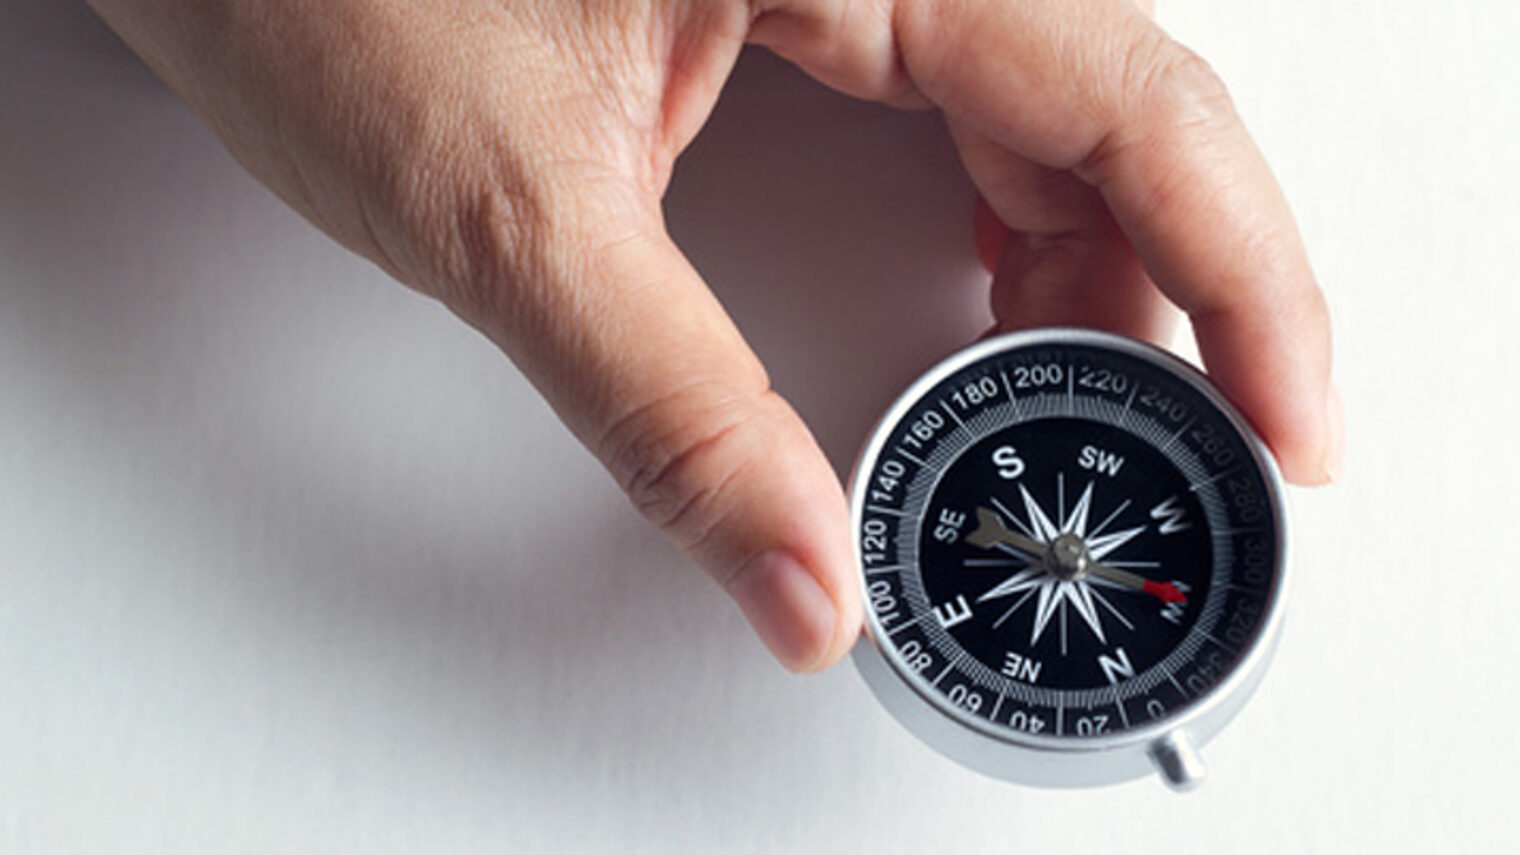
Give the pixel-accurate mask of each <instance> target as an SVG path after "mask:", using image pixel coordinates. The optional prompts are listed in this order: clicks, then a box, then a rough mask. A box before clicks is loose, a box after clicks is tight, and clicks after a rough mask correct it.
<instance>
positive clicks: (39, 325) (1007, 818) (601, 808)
mask: <svg viewBox="0 0 1520 855" xmlns="http://www.w3.org/2000/svg"><path fill="white" fill-rule="evenodd" d="M1162 18H1163V21H1164V22H1165V23H1166V24H1167V25H1168V26H1169V27H1170V28H1171V29H1172V30H1173V32H1175V33H1176V34H1177V35H1178V36H1179V37H1181V38H1183V39H1184V40H1185V41H1187V42H1189V43H1190V44H1191V45H1193V46H1194V47H1195V48H1197V49H1199V50H1200V51H1201V52H1203V53H1204V54H1205V55H1206V56H1207V57H1209V58H1210V59H1211V61H1212V62H1213V63H1214V64H1215V66H1216V67H1217V68H1218V69H1219V70H1220V71H1221V73H1222V74H1223V75H1224V76H1225V78H1226V79H1227V80H1228V81H1229V82H1230V84H1231V87H1232V90H1233V91H1234V93H1235V96H1236V98H1237V101H1238V103H1239V106H1240V109H1241V111H1242V113H1243V114H1244V115H1245V117H1246V118H1247V120H1248V123H1249V124H1250V125H1251V127H1252V128H1253V130H1254V132H1255V133H1256V135H1257V138H1258V140H1259V141H1260V143H1261V145H1262V147H1263V148H1264V149H1265V150H1266V152H1267V154H1268V156H1269V158H1270V159H1271V161H1272V162H1273V164H1274V166H1275V168H1276V169H1277V171H1278V174H1279V176H1280V178H1281V180H1282V182H1283V184H1284V185H1285V187H1286V188H1287V191H1288V194H1289V196H1290V198H1291V199H1292V201H1293V203H1294V205H1295V208H1296V210H1297V211H1298V213H1299V215H1300V219H1301V224H1302V226H1303V229H1304V232H1305V234H1306V238H1307V240H1308V243H1309V245H1310V247H1311V251H1312V253H1313V256H1314V259H1315V261H1316V265H1317V269H1318V271H1319V273H1320V275H1321V277H1322V279H1323V282H1324V285H1325V288H1326V290H1327V292H1328V294H1329V299H1330V303H1331V305H1332V308H1333V310H1334V313H1335V318H1336V333H1337V347H1338V350H1337V375H1338V377H1339V380H1340V384H1341V388H1342V390H1343V392H1344V396H1345V403H1346V408H1347V418H1348V422H1349V425H1350V460H1349V465H1348V470H1347V477H1346V479H1345V482H1344V483H1343V484H1342V485H1341V486H1339V487H1337V488H1336V489H1334V490H1332V491H1327V492H1320V493H1310V492H1305V491H1295V492H1294V495H1293V496H1292V500H1293V503H1294V512H1295V517H1296V522H1297V528H1296V535H1297V553H1296V559H1297V561H1296V568H1295V569H1296V577H1295V580H1294V585H1293V590H1292V593H1291V604H1290V607H1291V611H1290V613H1289V621H1288V625H1287V632H1286V636H1285V638H1284V640H1283V644H1282V647H1281V649H1280V651H1279V655H1278V658H1277V661H1276V664H1275V666H1274V669H1273V671H1272V672H1271V674H1270V675H1269V676H1268V679H1267V681H1266V683H1265V685H1264V686H1263V687H1262V690H1261V692H1260V693H1259V695H1258V696H1257V698H1256V699H1255V701H1254V702H1253V703H1252V705H1251V706H1250V707H1248V708H1247V710H1246V712H1245V713H1244V714H1243V715H1242V717H1241V718H1240V719H1239V720H1238V721H1237V722H1236V723H1235V724H1234V725H1233V726H1232V727H1231V728H1229V729H1228V730H1227V731H1225V733H1224V734H1223V735H1222V736H1221V737H1220V738H1219V739H1218V740H1217V741H1216V742H1215V743H1214V744H1212V745H1210V746H1209V747H1208V749H1207V750H1206V752H1205V753H1206V757H1207V760H1208V761H1209V764H1210V768H1211V779H1210V781H1209V782H1208V784H1207V785H1206V786H1205V787H1204V788H1203V789H1202V790H1201V791H1199V792H1197V793H1195V794H1192V795H1188V796H1185V797H1179V796H1176V795H1173V794H1172V793H1170V792H1169V791H1167V790H1166V789H1165V788H1163V787H1162V786H1161V785H1160V784H1159V783H1158V782H1156V781H1155V780H1147V781H1141V782H1137V783H1134V784H1129V785H1124V786H1121V787H1116V788H1110V789H1105V790H1100V791H1094V792H1041V791H1036V790H1029V789H1022V788H1017V787H1012V786H1009V785H1004V784H1000V783H996V782H992V781H989V780H985V779H982V778H979V777H977V776H975V775H974V774H972V773H969V772H966V771H964V770H962V769H960V768H958V767H955V766H953V765H951V764H950V763H948V762H947V761H943V760H941V759H939V758H938V757H937V756H936V755H933V754H931V753H930V752H929V751H928V750H927V749H924V748H922V747H921V746H919V745H918V744H917V743H915V742H913V741H912V740H911V739H910V738H909V737H908V736H907V735H906V734H905V733H904V732H903V731H902V730H901V729H900V728H898V727H897V725H895V724H894V723H893V722H892V721H891V720H890V719H888V718H887V717H886V716H885V714H884V713H883V712H882V711H881V710H880V709H879V708H878V707H877V705H876V704H875V702H874V701H873V700H872V698H871V697H870V696H869V695H868V693H867V692H866V690H865V689H864V687H863V685H862V684H861V682H860V681H859V679H858V678H857V676H856V675H855V674H854V673H853V671H852V670H851V669H850V668H849V666H845V667H841V668H837V669H835V670H834V671H832V672H830V673H828V674H825V675H823V676H820V677H815V678H797V677H790V676H787V675H785V674H783V673H782V672H781V671H780V669H779V668H777V667H776V666H775V665H773V664H772V663H771V662H770V661H769V660H768V659H767V657H766V656H765V655H764V653H763V651H762V650H761V648H760V646H759V644H758V643H757V642H755V641H754V640H753V639H752V638H751V637H750V635H749V634H748V631H747V629H746V628H745V626H744V625H743V623H742V621H741V619H740V617H739V615H738V613H737V610H736V609H734V608H733V607H732V606H731V605H730V604H729V603H728V602H727V600H726V599H725V598H724V597H723V596H722V595H721V593H720V592H719V591H717V590H716V589H715V588H714V587H712V586H711V585H710V583H708V582H707V581H706V580H705V579H704V578H703V577H702V576H701V574H700V573H699V572H698V571H697V570H695V569H694V568H692V567H691V566H690V565H688V564H687V563H686V562H685V560H684V559H682V558H681V557H680V555H679V554H678V553H677V552H676V551H675V550H674V549H672V548H671V547H669V546H667V545H666V544H665V543H664V542H663V541H662V540H661V539H660V538H659V536H657V535H656V534H654V533H652V532H651V531H649V530H648V529H647V528H646V527H645V526H644V525H643V523H642V522H641V521H640V520H639V518H638V517H637V515H636V514H635V513H634V512H633V511H632V510H631V509H630V507H629V506H628V504H627V503H626V501H625V500H624V499H623V498H622V497H621V496H620V495H619V494H618V493H617V492H616V490H615V489H614V487H613V485H612V483H611V481H610V479H608V478H607V477H606V476H605V475H604V474H602V472H601V471H600V470H599V469H598V468H597V467H596V466H595V464H594V463H592V462H591V461H590V460H589V459H588V458H587V457H586V455H585V454H584V453H583V452H582V451H581V450H580V448H579V447H578V446H576V445H575V443H574V442H573V441H572V440H571V439H570V438H569V437H568V436H567V435H566V434H565V432H564V431H563V430H562V429H561V428H560V427H559V426H558V425H557V423H556V422H555V421H554V419H553V417H552V415H551V414H550V412H549V411H548V409H547V408H546V407H545V406H544V405H543V404H542V403H541V402H540V400H539V399H538V398H537V397H536V396H535V394H534V392H533V390H532V389H531V388H530V386H529V385H528V384H527V383H526V382H525V381H524V380H523V379H522V378H521V377H520V376H519V375H518V374H517V373H516V371H515V370H514V369H513V368H512V367H511V365H510V364H508V363H507V362H506V361H505V360H504V359H502V358H501V357H500V356H499V355H498V354H497V353H496V352H495V351H493V350H492V349H491V348H490V347H489V346H488V345H487V344H486V343H485V342H484V341H483V340H482V339H480V338H479V337H478V336H477V335H475V334H474V333H472V332H470V331H469V330H467V329H466V328H464V327H463V326H462V325H460V324H458V323H456V322H455V321H454V320H453V319H452V318H451V317H450V316H449V315H448V314H447V313H446V312H445V311H443V310H442V309H440V308H439V307H437V306H435V305H433V304H431V303H429V302H427V301H425V300H423V299H422V298H419V297H417V296H415V295H413V294H411V293H410V292H407V291H405V290H403V289H401V288H399V287H397V286H395V285H393V284H391V283H389V282H388V281H386V280H385V278H384V277H383V276H382V275H381V274H379V273H378V272H377V271H376V270H375V269H373V268H372V267H370V266H369V265H367V264H365V263H363V262H361V261H358V260H356V259H354V258H352V257H350V256H348V255H346V254H345V253H344V252H343V251H341V250H340V249H338V248H337V247H335V246H334V245H332V244H331V243H329V242H328V241H326V240H325V239H324V238H322V237H321V236H319V235H318V234H316V233H315V232H314V231H313V230H311V229H310V228H309V227H308V226H306V225H305V224H304V223H303V222H302V221H301V220H300V219H299V218H298V217H296V216H295V215H294V214H292V213H290V212H289V211H287V210H286V209H284V208H283V207H282V206H281V205H280V204H279V203H278V202H277V201H276V200H275V199H274V198H273V197H272V196H271V195H270V194H269V193H268V192H266V191H264V190H263V189H261V188H260V187H259V186H258V185H256V184H255V183H254V182H253V181H252V180H250V179H249V178H247V177H246V176H244V175H243V174H242V173H241V172H240V171H239V169H238V167H237V166H236V165H235V164H234V163H233V162H232V161H231V159H230V158H229V157H228V156H227V155H226V154H225V153H223V151H222V150H221V149H220V148H219V146H218V144H217V143H216V141H215V139H214V138H213V137H212V135H211V134H210V133H209V132H208V131H207V130H205V129H204V128H203V127H202V126H201V125H200V124H199V123H198V122H197V120H195V119H194V118H193V117H192V116H191V115H189V114H188V112H187V111H186V110H185V109H184V108H183V107H182V106H181V105H180V104H179V103H178V102H177V101H176V100H175V99H174V98H173V97H172V96H170V95H169V94H168V93H167V92H166V91H165V90H164V89H163V88H162V87H161V86H159V85H158V84H157V83H156V82H155V81H154V79H153V78H152V77H151V76H150V75H149V74H148V73H147V72H146V71H144V70H143V69H142V68H141V67H140V66H139V65H138V64H137V63H136V61H135V60H134V59H133V58H132V57H131V55H130V54H129V53H128V52H127V51H126V50H125V49H124V48H122V47H121V46H120V45H119V44H118V43H117V42H116V41H115V39H114V37H112V36H111V35H110V34H109V33H108V32H106V31H105V30H104V28H103V27H101V26H100V25H99V24H98V23H96V22H95V21H94V20H93V18H92V17H91V16H90V14H89V13H88V12H86V11H84V10H83V9H82V8H81V7H80V6H79V5H77V4H74V3H64V2H57V0H7V2H5V3H4V4H3V5H0V851H4V852H7V853H9V852H15V853H66V852H91V853H94V852H144V853H155V855H167V853H207V852H258V853H272V852H366V853H384V852H419V851H426V852H440V853H441V852H481V851H503V852H513V853H533V852H591V853H597V852H683V851H690V852H714V851H722V852H771V851H787V852H831V853H832V852H865V851H883V852H909V851H935V852H939V851H946V852H972V851H976V852H983V851H1018V852H1116V851H1125V852H1143V851H1155V852H1178V853H1187V852H1199V853H1204V852H1207V853H1217V852H1282V851H1294V852H1297V851H1319V852H1346V851H1352V850H1355V851H1431V850H1439V851H1452V850H1456V849H1458V848H1459V847H1460V848H1462V849H1464V850H1466V851H1503V850H1508V849H1510V848H1512V847H1513V845H1514V844H1513V840H1514V838H1515V833H1516V831H1517V830H1520V829H1517V821H1516V811H1515V808H1514V804H1513V793H1514V788H1515V784H1514V769H1515V768H1516V766H1517V764H1520V745H1517V733H1520V729H1517V727H1516V726H1515V724H1514V716H1515V714H1516V710H1517V709H1520V690H1517V688H1516V680H1517V679H1520V669H1517V667H1516V661H1517V655H1520V629H1517V626H1516V623H1515V621H1516V618H1515V614H1516V603H1517V598H1520V583H1517V582H1516V578H1517V575H1520V568H1517V560H1516V558H1515V556H1514V550H1513V547H1512V546H1511V543H1512V541H1511V538H1512V537H1513V536H1514V534H1515V531H1516V519H1515V518H1516V515H1517V511H1520V498H1517V496H1520V494H1517V489H1520V453H1517V448H1516V437H1515V424H1516V421H1517V417H1520V406H1517V404H1516V394H1517V391H1520V379H1517V369H1516V366H1517V364H1520V337H1517V335H1516V332H1517V326H1520V296H1517V286H1520V158H1517V156H1516V153H1515V152H1516V149H1515V138H1516V134H1517V131H1520V118H1517V109H1520V108H1517V105H1520V61H1517V59H1516V55H1517V51H1516V50H1515V47H1514V45H1515V43H1516V40H1517V37H1520V7H1517V6H1516V5H1514V4H1510V3H1500V2H1487V3H1480V2H1470V3H1466V4H1433V3H1417V2H1413V0H1395V2H1379V3H1374V2H1339V3H1323V2H1314V0H1283V2H1277V3H1271V4H1263V3H1256V4H1245V3H1219V2H1206V0H1186V2H1183V0H1172V2H1166V3H1165V4H1164V8H1163V11H1162ZM972 198H973V194H972V190H971V188H970V187H969V185H968V183H967V182H966V180H965V178H964V177H963V176H962V175H961V173H960V171H959V168H958V166H957V165H956V163H955V160H954V155H953V152H952V151H951V149H950V147H949V145H948V143H947V141H946V139H945V134H944V132H943V130H942V129H941V127H940V126H939V124H938V122H937V120H936V119H935V118H934V117H933V116H931V115H927V114H903V113H895V112H892V111H889V110H885V109H879V108H875V107H872V106H869V105H864V104H860V103H857V102H852V101H849V100H847V99H844V98H841V97H838V96H834V95H832V94H829V93H828V92H826V91H824V90H822V89H820V88H818V87H816V86H814V85H813V84H811V83H809V82H807V81H806V80H805V79H804V78H803V77H801V76H800V75H799V74H797V73H796V72H794V71H793V70H791V69H790V68H789V67H788V66H786V65H785V64H783V63H781V62H779V61H777V60H775V59H773V58H771V57H769V56H768V55H766V54H763V53H758V52H752V53H750V54H748V55H746V57H745V58H744V60H743V61H742V62H741V65H740V69H739V72H738V74H737V76H736V77H735V79H734V81H733V83H732V85H731V86H730V88H729V90H728V91H727V92H726V94H725V96H724V100H723V102H722V103H721V105H720V107H719V110H718V114H717V115H716V116H715V117H714V119H713V121H712V123H711V125H710V126H709V128H708V129H707V131H706V132H705V133H704V135H703V136H702V137H701V138H700V139H699V140H698V142H697V144H696V145H695V146H694V148H693V149H692V151H691V152H690V153H689V155H688V156H687V157H686V158H685V159H684V160H683V162H682V163H681V165H680V168H679V170H678V173H677V177H676V181H675V185H674V187H673V189H672V191H671V193H670V195H669V197H668V204H667V209H668V211H669V214H670V218H671V223H672V228H673V230H674V231H675V232H676V233H677V235H678V237H679V238H680V240H681V241H682V242H683V244H684V245H685V246H686V247H687V248H688V250H689V252H690V253H691V255H692V257H693V258H694V260H695V261H696V263H697V265H698V267H699V268H700V269H701V270H702V271H703V272H704V273H705V274H706V275H707V276H708V277H709V279H710V280H711V281H712V282H713V284H714V287H715V288H716V289H717V290H718V291H719V293H720V296H721V297H722V298H723V300H724V301H725V303H726V304H727V305H728V306H729V307H730V309H731V311H732V312H733V313H734V314H735V316H736V317H737V318H738V320H739V322H740V324H741V326H742V327H743V328H744V330H745V332H746V333H747V334H748V335H749V336H750V338H751V340H752V342H753V343H754V345H755V346H756V348H757V349H758V350H759V351H760V352H761V354H762V356H764V357H765V359H766V360H767V362H768V364H769V365H770V367H771V369H772V372H773V375H774V378H775V380H776V383H777V385H778V386H779V387H780V388H781V390H782V391H783V392H785V393H786V394H788V395H789V396H790V397H791V398H792V400H793V401H795V402H796V404H797V405H798V407H799V409H800V410H801V411H802V412H803V414H804V415H805V416H806V417H807V418H808V419H809V420H810V422H811V423H812V424H813V425H814V426H815V428H816V429H817V431H818V433H819V435H820V438H821V440H822V442H823V443H824V446H825V448H826V450H827V451H828V452H829V453H830V454H831V456H832V457H833V459H834V461H835V462H836V464H837V465H838V466H839V467H841V468H847V467H848V466H849V463H850V461H851V459H852V457H853V455H854V452H855V448H856V446H857V444H858V443H859V441H860V440H861V438H862V436H863V434H864V431H865V430H866V428H867V426H868V425H869V424H870V422H871V421H872V419H873V418H874V416H875V414H876V413H877V412H878V410H879V408H880V407H881V406H882V405H883V404H884V403H885V402H886V400H887V399H888V398H889V397H890V396H891V394H892V393H893V392H894V390H895V389H896V388H898V387H899V386H901V385H902V384H903V383H904V382H905V381H906V380H908V379H909V378H911V377H912V376H913V375H914V374H915V373H916V372H917V371H918V370H920V369H921V368H923V367H925V366H926V365H928V364H929V363H930V362H932V361H934V360H935V359H937V358H938V357H940V356H942V355H944V354H945V353H947V352H948V351H949V350H951V349H953V348H954V347H955V346H956V345H957V344H959V343H961V342H964V341H966V340H968V339H969V338H970V337H972V336H974V335H975V334H977V333H978V332H980V330H981V329H982V327H983V326H984V325H985V323H986V321H987V315H986V311H985V308H984V303H985V297H984V289H985V283H984V282H983V276H982V274H980V273H979V271H978V269H977V265H976V263H975V261H974V260H973V257H972V249H971V244H970V238H969V216H970V205H971V200H972ZM1199 227H1200V228H1206V227H1207V224H1202V223H1201V224H1199Z"/></svg>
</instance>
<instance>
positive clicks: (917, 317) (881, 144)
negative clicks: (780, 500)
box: [666, 48, 992, 475]
mask: <svg viewBox="0 0 1520 855" xmlns="http://www.w3.org/2000/svg"><path fill="white" fill-rule="evenodd" d="M975 198H976V193H975V190H974V188H973V187H972V185H971V182H970V180H969V179H968V178H967V177H966V174H965V172H964V170H963V169H962V168H961V166H960V162H959V160H958V159H957V156H956V153H955V150H954V147H953V145H952V144H951V142H950V138H949V134H948V133H947V132H946V131H945V129H944V123H943V121H942V120H941V119H940V117H939V116H938V114H936V113H929V112H904V111H898V110H893V109H890V108H887V107H882V106H880V105H876V104H870V103H866V102H862V101H858V100H854V99H851V98H848V97H846V96H844V95H840V94H838V93H835V92H831V91H829V90H827V89H825V88H823V87H822V86H821V85H819V84H817V83H815V82H814V81H812V80H811V79H809V78H808V77H807V76H806V75H804V74H803V73H802V72H800V71H799V70H797V69H796V68H795V67H793V66H792V65H790V64H789V63H787V62H786V61H784V60H782V59H780V58H778V57H776V56H775V55H774V54H771V53H770V52H769V51H766V50H763V49H759V48H749V49H747V50H746V51H745V53H744V55H743V56H742V58H741V60H740V62H739V66H738V68H737V70H736V73H735V74H734V76H733V78H732V79H731V80H730V82H729V85H728V88H727V89H725V90H724V92H723V96H722V99H721V100H720V101H719V103H718V107H717V110H716V112H715V113H714V115H713V116H712V119H711V121H709V122H708V124H707V126H706V127H705V128H704V129H703V131H702V133H701V134H700V135H699V136H698V137H697V139H696V141H695V142H694V143H693V144H692V146H691V147H690V149H689V150H688V151H687V152H686V153H685V155H683V157H682V158H681V160H680V161H679V162H678V163H677V166H676V172H675V178H674V180H673V182H672V185H671V189H670V191H669V193H668V194H667V196H666V213H667V218H668V220H669V225H670V230H671V233H672V234H673V235H674V236H675V238H676V240H677V242H678V243H680V245H681V246H682V248H683V249H685V251H686V252H687V254H688V255H689V256H690V257H691V259H692V262H693V263H694V264H695V265H696V266H697V269H698V270H700V271H701V272H702V274H703V276H704V277H705V278H706V280H707V282H708V285H709V286H710V287H711V288H712V289H713V291H714V292H715V293H716V294H717V295H718V297H719V299H721V300H722V301H723V303H724V305H725V306H726V307H727V308H728V310H729V312H730V314H732V315H733V316H734V318H735V320H736V321H737V322H738V324H739V326H740V328H741V329H742V330H743V331H744V334H745V336H746V337H747V338H748V339H749V341H750V344H751V346H752V347H754V349H755V350H756V352H757V353H758V354H759V355H760V357H761V359H762V360H763V361H764V362H765V364H766V366H767V368H768V369H769V370H770V372H771V378H772V383H773V385H774V386H775V387H776V388H777V390H778V391H780V392H781V393H782V394H784V395H785V396H786V397H787V398H788V399H789V400H790V401H791V402H792V404H793V406H795V407H796V408H797V410H798V411H799V412H800V413H801V414H802V416H803V418H804V419H806V420H807V421H808V423H809V424H810V425H811V426H812V428H813V431H814V433H815V434H816V435H817V437H818V439H819V442H820V444H821V445H822V446H823V449H824V451H825V453H827V454H828V455H829V458H830V459H831V460H832V461H833V462H834V465H835V468H836V469H837V470H838V471H839V472H840V473H841V475H846V474H848V472H849V468H850V466H851V465H852V464H853V462H854V459H855V455H856V454H857V452H858V451H859V448H860V446H861V444H862V443H863V442H864V440H865V436H866V433H867V431H868V430H869V429H870V427H871V425H872V424H874V422H875V420H876V419H877V417H879V416H880V415H881V413H882V412H883V411H884V410H885V409H886V407H887V405H888V404H889V403H890V402H891V400H892V399H893V398H894V397H896V395H897V394H898V393H899V392H900V391H901V390H902V389H903V388H904V387H905V386H906V385H907V383H908V382H910V381H911V380H912V379H913V378H914V377H916V376H917V375H918V374H920V373H921V372H922V371H923V370H924V369H925V368H927V367H928V366H929V365H931V364H932V363H934V362H936V361H938V360H939V359H941V358H943V357H945V356H947V355H949V353H950V352H952V351H954V350H956V349H958V348H959V347H962V346H964V345H966V344H968V343H970V341H971V340H972V339H974V338H975V337H976V336H978V335H980V334H981V333H982V332H984V331H985V330H986V329H987V327H988V326H989V325H990V324H991V322H992V317H991V313H990V310H989V307H988V298H987V289H988V284H989V277H988V276H987V274H986V273H985V272H984V271H983V270H982V269H981V267H980V265H979V264H978V262H977V261H976V255H975V250H974V247H973V243H972V231H971V217H972V205H973V202H974V200H975Z"/></svg>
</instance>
